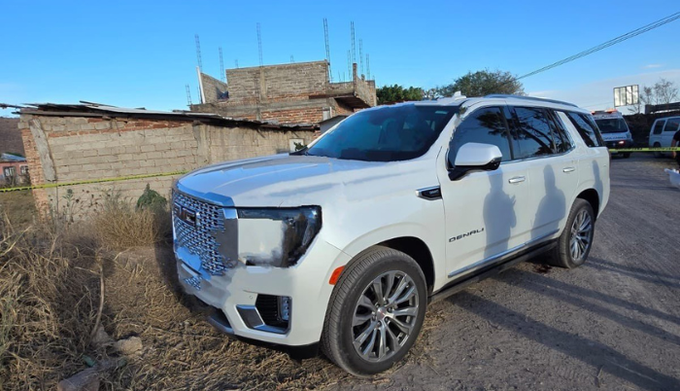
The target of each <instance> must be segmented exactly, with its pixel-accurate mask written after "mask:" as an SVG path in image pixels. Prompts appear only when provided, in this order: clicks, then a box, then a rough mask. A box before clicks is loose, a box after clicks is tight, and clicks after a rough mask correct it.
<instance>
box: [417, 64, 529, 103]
mask: <svg viewBox="0 0 680 391" xmlns="http://www.w3.org/2000/svg"><path fill="white" fill-rule="evenodd" d="M456 91H460V92H461V93H462V94H463V95H465V96H485V95H489V94H509V95H524V87H523V86H522V83H521V82H520V81H519V80H517V78H516V77H515V76H514V75H513V74H512V73H510V72H505V71H499V70H496V71H489V70H487V69H485V70H483V71H477V72H468V73H467V74H466V75H464V76H461V77H459V78H458V79H456V80H455V81H454V82H453V83H452V84H449V85H445V86H441V87H437V88H435V89H433V90H430V91H428V93H427V95H428V96H429V97H432V98H440V97H447V96H453V94H454V93H455V92H456Z"/></svg>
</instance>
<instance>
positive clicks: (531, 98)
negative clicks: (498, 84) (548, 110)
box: [485, 94, 578, 107]
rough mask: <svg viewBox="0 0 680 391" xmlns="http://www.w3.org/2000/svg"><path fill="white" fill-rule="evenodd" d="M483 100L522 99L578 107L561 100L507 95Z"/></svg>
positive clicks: (492, 95)
mask: <svg viewBox="0 0 680 391" xmlns="http://www.w3.org/2000/svg"><path fill="white" fill-rule="evenodd" d="M485 98H501V99H502V98H513V99H524V100H533V101H538V102H550V103H557V104H560V105H567V106H573V107H578V106H577V105H575V104H573V103H569V102H565V101H561V100H556V99H546V98H536V97H534V96H522V95H508V94H491V95H486V96H485Z"/></svg>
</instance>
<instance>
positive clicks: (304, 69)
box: [227, 61, 328, 103]
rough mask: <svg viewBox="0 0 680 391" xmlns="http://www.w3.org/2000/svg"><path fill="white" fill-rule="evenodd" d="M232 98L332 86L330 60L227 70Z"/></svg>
mask: <svg viewBox="0 0 680 391" xmlns="http://www.w3.org/2000/svg"><path fill="white" fill-rule="evenodd" d="M227 82H228V83H229V98H230V100H233V101H240V102H242V103H248V102H255V101H256V100H257V99H258V98H259V99H260V101H267V100H277V99H291V98H293V99H294V98H296V97H302V96H306V95H310V94H314V93H319V92H320V91H324V90H325V89H326V88H327V86H328V63H326V61H314V62H301V63H293V64H282V65H275V66H263V67H252V68H236V69H228V70H227Z"/></svg>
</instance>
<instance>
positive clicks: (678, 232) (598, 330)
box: [303, 154, 680, 390]
mask: <svg viewBox="0 0 680 391" xmlns="http://www.w3.org/2000/svg"><path fill="white" fill-rule="evenodd" d="M672 165H673V162H672V161H671V160H669V159H663V160H657V159H654V158H652V157H651V156H644V155H642V154H635V155H633V156H632V157H631V158H630V159H614V160H613V161H612V171H611V184H612V188H611V198H610V201H609V205H608V206H607V209H606V210H605V212H604V213H603V215H602V216H601V218H600V219H599V220H598V222H597V225H596V233H595V242H594V247H593V250H592V252H591V254H590V258H589V260H588V262H587V263H586V264H585V265H584V266H582V267H580V268H578V269H575V270H564V269H558V268H546V267H542V266H541V265H540V264H538V263H524V264H521V265H518V266H517V267H515V268H513V269H511V270H509V271H507V272H505V273H503V274H501V275H499V276H497V277H496V278H492V279H489V280H486V281H483V282H481V283H479V284H477V285H475V286H473V287H471V288H470V289H467V290H465V291H463V292H461V293H459V294H456V295H454V296H452V297H450V298H449V299H448V300H444V301H441V302H438V303H435V304H434V305H432V306H431V307H430V308H429V311H428V315H427V318H426V321H425V326H424V329H425V330H426V331H425V333H424V334H423V335H421V337H420V338H419V340H418V343H417V344H416V346H415V347H414V349H413V350H412V352H411V353H410V354H409V355H408V356H407V359H406V360H405V362H404V363H401V364H400V365H399V366H398V367H397V368H395V369H393V370H391V371H389V372H387V373H385V374H384V375H381V376H379V377H376V378H374V379H352V378H346V377H343V378H342V379H341V380H340V381H338V382H337V383H334V384H329V385H328V388H329V389H354V390H372V389H395V390H411V389H413V390H420V389H431V390H439V389H441V390H527V389H531V390H638V389H639V390H680V346H679V345H680V303H679V302H678V298H680V268H679V267H678V266H677V265H678V262H680V244H679V243H680V241H679V238H680V190H679V189H676V188H673V187H671V186H670V183H669V181H668V178H667V176H666V174H665V173H664V172H663V168H665V167H671V166H672ZM304 365H305V364H304V363H303V366H304Z"/></svg>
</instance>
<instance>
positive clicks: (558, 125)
mask: <svg viewBox="0 0 680 391" xmlns="http://www.w3.org/2000/svg"><path fill="white" fill-rule="evenodd" d="M549 114H550V115H549V117H550V125H551V127H552V131H553V141H554V144H555V152H557V153H564V152H568V151H569V150H571V148H572V147H573V146H574V145H573V143H572V142H571V138H570V137H569V133H567V130H566V129H565V128H564V124H563V123H562V121H561V120H560V119H559V118H558V117H557V113H555V112H554V111H552V110H550V111H549Z"/></svg>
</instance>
